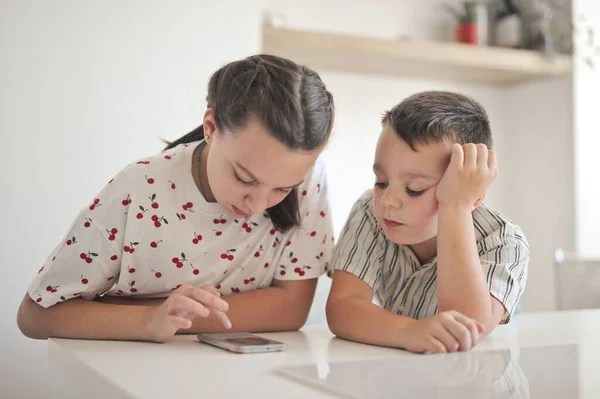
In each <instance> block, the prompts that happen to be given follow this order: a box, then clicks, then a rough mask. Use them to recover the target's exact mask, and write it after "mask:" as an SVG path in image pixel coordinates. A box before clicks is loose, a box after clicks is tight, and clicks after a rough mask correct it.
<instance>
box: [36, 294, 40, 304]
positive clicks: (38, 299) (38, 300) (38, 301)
mask: <svg viewBox="0 0 600 399" xmlns="http://www.w3.org/2000/svg"><path fill="white" fill-rule="evenodd" d="M35 301H36V302H37V303H40V302H42V296H41V295H40V294H38V298H37V299H36V300H35Z"/></svg>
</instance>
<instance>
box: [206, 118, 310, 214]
mask: <svg viewBox="0 0 600 399" xmlns="http://www.w3.org/2000/svg"><path fill="white" fill-rule="evenodd" d="M204 135H205V137H206V143H207V149H206V153H207V154H208V155H206V163H204V162H203V165H206V166H205V168H206V171H205V172H204V173H206V176H207V180H208V185H209V187H210V189H207V190H206V191H208V192H209V193H212V197H214V200H216V201H217V202H218V203H219V205H221V207H222V208H223V209H224V211H225V212H226V213H227V214H228V215H229V216H230V217H233V218H244V217H248V216H250V215H252V214H255V213H262V212H264V211H265V210H266V209H267V208H271V207H273V206H275V205H277V204H278V203H280V202H281V201H282V200H283V199H284V198H285V197H286V196H287V195H288V194H289V193H290V191H291V190H292V189H293V188H294V187H297V186H299V185H300V184H301V183H302V182H303V179H304V176H305V175H306V174H307V173H308V170H309V169H310V168H311V167H312V166H313V164H314V163H315V161H316V160H317V157H318V156H319V154H320V152H321V149H317V150H313V151H302V150H298V151H292V150H289V149H288V148H287V147H286V146H285V145H283V144H281V143H280V142H278V141H277V140H276V139H275V138H273V137H272V136H271V134H270V133H269V132H268V131H267V130H266V128H265V127H264V126H262V125H261V124H260V123H259V122H258V121H256V120H255V119H254V118H250V119H249V121H248V123H247V124H246V126H244V127H242V128H239V129H236V131H234V132H226V131H224V132H222V131H217V130H216V125H215V120H214V115H213V113H212V110H210V109H209V110H207V111H206V113H205V115H204ZM204 173H203V174H204ZM207 197H211V196H210V194H209V195H207ZM207 199H208V198H207Z"/></svg>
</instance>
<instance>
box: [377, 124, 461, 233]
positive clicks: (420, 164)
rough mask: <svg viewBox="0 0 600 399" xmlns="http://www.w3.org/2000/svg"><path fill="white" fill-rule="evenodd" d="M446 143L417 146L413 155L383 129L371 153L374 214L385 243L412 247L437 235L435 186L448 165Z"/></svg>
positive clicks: (387, 129)
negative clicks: (373, 180) (373, 153)
mask: <svg viewBox="0 0 600 399" xmlns="http://www.w3.org/2000/svg"><path fill="white" fill-rule="evenodd" d="M451 148H452V143H451V142H450V141H447V140H445V141H441V142H431V143H429V144H419V145H417V146H416V149H417V150H416V151H413V150H412V149H411V148H410V147H409V146H408V144H406V143H405V142H404V140H402V139H401V138H400V137H398V136H397V135H396V133H395V132H394V130H393V129H392V127H390V126H389V125H387V124H386V125H384V126H383V131H382V133H381V136H380V137H379V141H378V143H377V149H376V152H375V164H374V165H373V171H374V172H375V179H376V182H375V188H374V212H375V216H376V217H377V222H378V223H379V225H380V226H381V228H382V229H383V231H384V233H385V236H386V237H387V239H388V240H390V241H392V242H395V243H397V244H403V245H415V244H419V243H423V242H425V241H427V240H429V239H431V238H434V237H435V236H436V235H437V216H438V212H437V211H438V203H437V199H436V189H437V185H438V183H439V182H440V180H441V179H442V176H443V175H444V172H445V171H446V168H447V167H448V164H449V162H450V155H451V153H452V151H451Z"/></svg>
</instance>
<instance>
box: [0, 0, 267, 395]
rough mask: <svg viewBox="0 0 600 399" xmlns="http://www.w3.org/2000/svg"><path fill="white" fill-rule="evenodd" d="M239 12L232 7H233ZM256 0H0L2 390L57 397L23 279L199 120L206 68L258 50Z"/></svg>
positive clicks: (0, 316)
mask: <svg viewBox="0 0 600 399" xmlns="http://www.w3.org/2000/svg"><path fill="white" fill-rule="evenodd" d="M232 10H235V12H232ZM259 23H260V6H259V2H258V1H248V0H246V1H244V2H239V1H235V0H226V1H219V2H214V1H186V2H183V1H182V2H177V5H173V4H170V3H168V2H164V1H160V0H152V1H149V0H145V1H136V0H128V1H117V0H113V1H94V2H92V1H86V2H82V1H77V0H70V1H69V0H55V1H52V2H47V1H43V0H38V1H33V0H4V1H1V2H0V54H2V56H1V57H0V87H1V89H0V132H1V134H2V144H3V151H2V156H1V157H0V187H2V188H1V189H0V190H1V192H2V195H1V196H0V210H1V211H0V212H1V220H2V223H3V226H4V228H3V229H2V239H1V240H0V248H1V253H2V262H1V263H0V272H1V273H2V275H3V276H4V277H3V283H2V286H3V288H2V290H1V291H0V292H1V293H0V296H1V299H2V300H1V301H0V318H1V319H2V325H3V327H2V332H3V333H2V341H0V354H1V355H0V370H2V373H1V374H0V397H2V398H5V397H6V398H8V397H10V398H19V397H22V398H33V397H40V398H41V397H57V396H58V390H57V389H56V388H50V387H49V386H48V377H47V368H48V364H47V360H46V342H39V341H32V340H29V339H26V338H24V337H22V336H21V335H20V332H18V329H17V326H16V322H15V320H16V311H17V307H18V305H19V303H20V301H21V298H22V297H23V295H24V293H25V289H26V287H27V284H28V283H29V281H30V280H31V278H32V277H33V275H34V273H35V272H36V271H37V270H38V269H39V266H40V264H41V263H42V262H43V261H44V260H45V258H46V256H47V255H48V254H49V253H50V251H51V249H52V248H53V246H54V245H56V244H57V242H58V240H59V239H60V237H62V235H63V234H64V232H65V231H66V229H67V227H68V225H69V224H70V222H71V221H72V219H73V218H74V217H75V215H76V213H77V211H78V209H79V208H80V207H81V205H82V204H84V203H85V202H87V201H88V200H89V199H90V198H91V197H92V196H93V195H95V193H96V192H97V191H98V190H99V189H100V188H101V187H102V186H103V185H104V184H105V183H106V182H107V181H108V180H109V179H110V178H111V176H112V175H113V174H114V173H115V172H117V171H118V170H120V169H121V168H122V167H123V166H125V165H126V164H128V163H129V162H131V161H132V160H134V159H136V158H139V157H141V156H143V155H146V154H150V153H154V152H156V151H158V150H160V149H161V148H162V144H161V142H160V141H159V137H164V138H168V139H174V138H176V137H178V136H180V135H182V134H183V133H186V132H187V131H189V130H190V129H191V128H193V127H195V126H197V124H198V123H199V121H200V120H201V117H202V115H203V112H204V107H205V102H204V98H205V96H206V83H207V80H208V77H209V74H210V73H211V72H212V71H213V70H215V69H217V67H219V66H220V65H221V64H223V63H225V62H227V61H230V60H233V59H237V58H240V57H243V56H246V55H249V54H251V53H255V52H257V51H258V49H259V44H260V38H259Z"/></svg>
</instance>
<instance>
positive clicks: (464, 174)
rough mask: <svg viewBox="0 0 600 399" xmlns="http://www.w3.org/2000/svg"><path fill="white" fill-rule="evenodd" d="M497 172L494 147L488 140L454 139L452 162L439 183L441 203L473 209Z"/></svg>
mask: <svg viewBox="0 0 600 399" xmlns="http://www.w3.org/2000/svg"><path fill="white" fill-rule="evenodd" d="M497 176H498V168H497V163H496V152H495V151H494V150H488V148H487V146H486V145H485V144H477V145H476V144H472V143H470V144H463V145H460V144H458V143H454V144H453V145H452V156H451V158H450V164H449V165H448V168H447V169H446V172H445V173H444V176H443V177H442V180H440V182H439V184H438V186H437V190H436V197H437V200H438V203H439V205H440V206H448V207H454V208H468V209H469V210H472V209H473V208H474V206H475V204H476V203H477V202H478V200H479V199H481V198H482V197H483V196H484V195H485V192H486V190H487V189H488V187H489V186H490V185H491V184H492V183H493V182H494V180H495V179H496V177H497Z"/></svg>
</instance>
